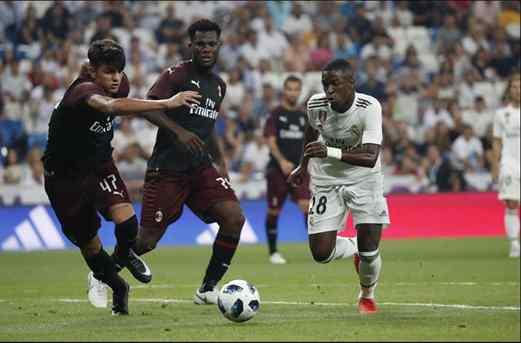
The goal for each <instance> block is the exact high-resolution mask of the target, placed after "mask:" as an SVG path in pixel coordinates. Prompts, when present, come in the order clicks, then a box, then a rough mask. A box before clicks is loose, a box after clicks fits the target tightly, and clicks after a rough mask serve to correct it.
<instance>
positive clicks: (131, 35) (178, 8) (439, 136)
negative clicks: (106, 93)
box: [0, 0, 520, 206]
mask: <svg viewBox="0 0 521 343" xmlns="http://www.w3.org/2000/svg"><path fill="white" fill-rule="evenodd" d="M201 17H207V18H210V19H212V20H214V21H216V22H218V23H219V24H220V25H221V27H222V40H223V42H224V44H223V46H222V48H221V52H220V58H219V62H218V65H217V67H216V71H217V72H218V73H219V74H220V75H221V76H222V77H223V78H224V80H225V81H226V82H227V84H228V91H227V95H226V98H225V102H224V103H223V106H222V108H221V114H220V116H219V119H218V121H217V124H216V128H217V132H218V133H219V137H220V139H221V140H222V142H223V145H224V147H225V152H226V158H227V160H228V166H229V169H230V171H231V175H232V182H233V184H234V187H235V189H236V191H237V194H238V195H239V197H240V198H241V199H263V197H264V196H265V190H266V185H265V179H264V172H265V167H266V164H267V162H268V159H269V150H268V147H267V145H266V142H265V141H264V139H263V137H262V135H261V132H262V128H263V125H264V122H265V120H266V116H267V114H268V112H269V109H270V108H272V107H274V106H275V105H276V104H277V103H278V101H279V95H280V92H281V86H282V82H283V80H284V78H285V77H286V76H287V75H289V74H295V75H297V76H300V77H301V78H302V79H303V81H304V86H303V91H302V94H301V97H300V104H301V105H302V107H303V108H305V102H306V100H307V99H308V98H309V97H310V96H311V94H313V93H315V92H321V91H322V87H321V82H320V76H321V74H320V70H321V68H322V67H323V66H324V65H325V63H327V62H328V61H330V60H331V59H333V58H345V59H348V60H350V61H351V62H352V63H354V64H355V65H356V67H357V70H358V74H357V76H358V78H357V91H359V92H363V93H367V94H370V95H372V96H374V97H376V98H377V99H379V100H380V102H381V103H382V107H383V126H384V127H383V130H384V143H383V150H382V157H383V158H382V164H383V169H384V174H385V176H386V177H385V192H386V193H387V194H389V193H436V192H469V191H493V190H495V187H496V186H495V183H494V181H493V180H492V177H491V167H492V159H491V157H492V154H491V151H492V150H491V149H492V142H491V140H492V122H493V117H494V113H495V110H496V109H497V108H498V107H499V106H501V105H502V104H503V100H502V99H503V93H504V89H505V85H506V80H507V78H508V76H509V75H510V74H511V73H512V72H514V71H519V60H520V39H519V38H520V37H519V36H520V3H519V2H518V1H465V0H458V1H363V2H361V1H146V2H137V1H2V2H0V61H1V63H0V75H1V78H0V205H2V204H3V205H4V206H9V205H17V204H22V205H24V204H39V203H44V204H45V203H48V199H47V196H46V195H45V193H44V191H43V187H42V181H43V180H42V179H43V178H42V175H43V168H42V164H41V161H40V157H41V155H42V151H43V149H44V148H45V144H46V139H47V132H48V122H49V118H50V115H51V112H52V109H53V107H54V106H55V105H56V104H57V102H58V101H59V99H60V98H61V96H62V95H63V93H64V91H65V89H66V87H67V85H68V84H69V83H70V82H71V81H72V80H73V79H74V78H75V77H76V76H77V75H78V71H79V68H80V64H81V63H82V62H83V61H84V60H85V59H86V53H87V49H88V45H89V43H90V42H92V41H93V40H96V39H100V38H106V37H110V38H113V39H115V40H117V41H118V42H119V43H120V44H122V46H123V47H124V49H125V51H126V55H127V66H126V68H125V72H126V73H127V75H128V77H129V79H130V83H131V91H130V96H132V97H139V98H142V97H144V96H145V94H146V92H147V90H148V88H149V87H150V86H151V85H152V83H153V82H154V80H155V79H156V77H157V76H158V74H159V73H160V71H161V70H162V69H163V68H166V67H168V66H170V65H172V64H174V63H176V62H178V61H180V60H183V59H187V58H189V55H188V50H187V34H186V29H187V27H188V25H189V24H190V23H191V22H193V21H194V20H196V19H198V18H201ZM116 127H117V130H116V132H115V137H114V140H113V142H112V144H113V147H114V158H115V160H116V161H117V166H118V168H119V170H120V172H121V174H122V176H123V178H124V179H125V180H126V182H127V186H128V188H129V191H130V193H131V195H132V198H133V200H135V201H137V202H139V201H140V200H141V197H142V185H143V178H144V173H145V169H146V162H147V159H148V157H149V156H150V154H151V151H152V148H153V144H154V141H155V135H156V128H155V127H154V126H152V125H150V124H149V123H147V122H146V121H144V120H141V119H131V118H123V119H119V118H118V120H117V121H116ZM71 144H74V142H71Z"/></svg>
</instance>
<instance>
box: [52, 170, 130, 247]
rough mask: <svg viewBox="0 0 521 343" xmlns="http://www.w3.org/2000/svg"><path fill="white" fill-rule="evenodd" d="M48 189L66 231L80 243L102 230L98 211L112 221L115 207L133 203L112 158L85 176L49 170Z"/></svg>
mask: <svg viewBox="0 0 521 343" xmlns="http://www.w3.org/2000/svg"><path fill="white" fill-rule="evenodd" d="M45 191H46V192H47V195H48V196H49V200H50V201H51V206H52V208H53V209H54V213H56V216H57V217H58V220H59V221H60V223H61V226H62V230H63V232H64V233H65V235H66V236H67V237H68V238H69V239H70V241H71V242H72V243H74V244H75V245H77V246H80V245H82V244H83V243H86V242H88V241H90V240H91V239H92V238H94V237H95V236H96V234H97V233H98V229H99V227H100V224H101V221H100V218H99V216H98V213H97V212H99V213H101V215H103V217H104V218H105V219H106V220H110V218H109V217H108V209H109V208H110V207H111V206H113V205H116V204H120V203H130V199H129V197H128V192H127V187H126V186H125V183H124V182H123V180H122V179H121V177H120V175H119V172H118V170H117V168H116V166H115V165H114V161H112V160H110V161H107V162H106V163H104V164H103V165H102V166H101V167H99V168H97V169H96V170H94V171H91V172H86V173H82V174H81V175H80V174H76V175H62V174H59V173H56V172H55V171H53V170H46V176H45Z"/></svg>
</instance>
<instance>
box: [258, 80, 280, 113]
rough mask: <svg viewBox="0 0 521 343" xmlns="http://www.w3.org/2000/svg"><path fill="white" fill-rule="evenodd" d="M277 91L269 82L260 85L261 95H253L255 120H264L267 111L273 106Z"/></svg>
mask: <svg viewBox="0 0 521 343" xmlns="http://www.w3.org/2000/svg"><path fill="white" fill-rule="evenodd" d="M276 95H277V92H276V90H275V88H273V86H272V85H271V84H270V83H264V84H263V85H262V96H261V97H255V99H254V101H253V117H254V118H255V119H256V120H264V119H265V118H266V116H267V115H268V113H269V111H270V110H271V109H272V108H273V106H275V103H276V101H277V99H276Z"/></svg>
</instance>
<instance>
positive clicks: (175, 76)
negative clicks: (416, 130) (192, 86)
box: [147, 67, 182, 99]
mask: <svg viewBox="0 0 521 343" xmlns="http://www.w3.org/2000/svg"><path fill="white" fill-rule="evenodd" d="M181 74H182V72H181V69H180V68H175V67H170V68H168V69H166V70H165V71H163V72H162V73H161V75H159V77H158V79H157V80H156V82H154V84H153V85H152V87H150V89H149V91H148V93H147V98H149V99H168V98H170V97H171V96H173V95H174V94H176V93H177V92H178V85H179V84H180V83H181V79H182V75H181Z"/></svg>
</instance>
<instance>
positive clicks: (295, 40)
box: [282, 34, 311, 73]
mask: <svg viewBox="0 0 521 343" xmlns="http://www.w3.org/2000/svg"><path fill="white" fill-rule="evenodd" d="M288 40H289V46H288V48H287V49H286V50H284V51H283V54H284V55H283V56H282V58H283V63H284V69H285V70H286V71H287V72H296V73H303V72H305V71H307V70H308V67H309V66H310V52H311V50H310V48H309V47H308V46H307V45H306V43H305V41H304V37H303V35H300V34H294V35H290V36H289V37H288Z"/></svg>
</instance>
